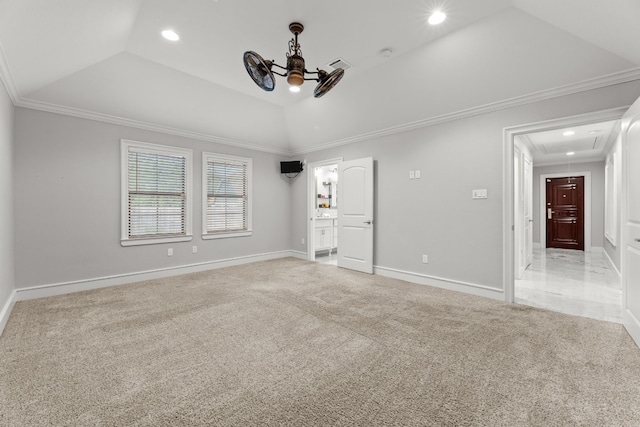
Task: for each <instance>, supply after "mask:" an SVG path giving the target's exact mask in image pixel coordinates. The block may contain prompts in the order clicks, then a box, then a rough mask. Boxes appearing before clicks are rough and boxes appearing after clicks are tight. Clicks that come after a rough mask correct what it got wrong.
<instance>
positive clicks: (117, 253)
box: [3, 108, 291, 288]
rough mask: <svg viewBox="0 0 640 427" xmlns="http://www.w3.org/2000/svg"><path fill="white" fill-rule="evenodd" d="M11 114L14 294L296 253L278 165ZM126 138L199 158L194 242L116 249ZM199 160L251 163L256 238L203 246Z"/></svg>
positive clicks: (204, 146) (116, 130)
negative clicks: (216, 157) (211, 157)
mask: <svg viewBox="0 0 640 427" xmlns="http://www.w3.org/2000/svg"><path fill="white" fill-rule="evenodd" d="M15 114H16V117H15V140H16V144H15V180H16V195H15V196H16V197H15V214H16V219H15V230H16V231H15V238H16V242H15V257H16V259H15V282H16V288H24V287H30V286H36V285H43V284H54V283H64V282H69V281H77V280H85V279H92V278H100V277H106V276H113V275H119V274H126V273H134V272H144V271H149V270H155V269H163V268H167V267H173V266H184V265H189V264H195V263H202V262H207V261H213V260H220V259H227V258H232V257H240V256H246V255H256V254H264V253H269V252H275V251H282V250H288V249H290V241H291V234H290V233H291V232H290V227H289V223H290V220H291V209H290V204H291V192H290V184H289V182H288V180H285V179H282V178H281V176H280V169H279V161H280V160H282V159H281V157H282V156H277V155H273V154H267V153H263V152H257V151H251V150H246V149H241V148H235V147H230V146H224V145H217V144H214V143H210V142H204V141H197V140H191V139H188V138H182V137H177V136H171V135H165V134H161V133H155V132H150V131H146V130H141V129H135V128H129V127H125V126H118V125H113V124H107V123H102V122H97V121H92V120H86V119H80V118H74V117H68V116H63V115H58V114H52V113H45V112H40V111H35V110H29V109H23V108H17V109H16V113H15ZM121 138H124V139H131V140H136V141H143V142H151V143H157V144H166V145H173V146H178V147H185V148H191V149H193V150H194V157H193V166H194V170H193V190H194V196H195V197H194V203H193V208H194V216H193V234H194V238H193V240H192V241H190V242H181V243H169V244H155V245H145V246H134V247H122V246H121V245H120V139H121ZM202 151H211V152H217V153H222V154H230V155H238V156H246V157H251V158H252V159H253V236H251V237H241V238H232V239H216V240H206V241H205V240H202V239H201V237H200V236H201V228H202V225H201V219H200V218H201V216H200V209H201V202H200V199H201V196H200V194H201V169H202V167H201V162H202V157H201V154H200V153H201V152H202ZM3 161H4V160H3ZM192 245H197V246H198V253H197V254H192V253H191V246H192ZM169 247H172V248H173V250H174V255H173V256H172V257H168V256H167V248H169Z"/></svg>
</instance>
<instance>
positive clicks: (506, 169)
mask: <svg viewBox="0 0 640 427" xmlns="http://www.w3.org/2000/svg"><path fill="white" fill-rule="evenodd" d="M637 70H639V71H640V68H638V69H637ZM628 109H629V107H628V106H623V107H618V108H611V109H608V110H602V111H596V112H593V113H586V114H578V115H575V116H569V117H563V118H560V119H553V120H546V121H542V122H537V123H528V124H523V125H518V126H513V127H508V128H504V130H503V143H502V146H503V151H502V164H503V169H502V280H503V286H504V290H505V292H504V296H505V301H506V302H511V303H512V302H514V290H515V272H514V268H515V266H514V253H513V251H514V232H513V226H514V209H513V205H514V201H513V147H514V138H515V137H516V135H522V134H526V133H531V132H537V131H543V130H550V129H560V128H563V127H569V126H576V125H580V124H589V123H595V122H599V121H603V122H604V121H609V120H619V119H620V118H621V117H622V115H623V114H624V113H625V112H626V111H627V110H628ZM534 165H535V163H534ZM545 241H546V237H545ZM539 244H540V245H542V242H540V243H539Z"/></svg>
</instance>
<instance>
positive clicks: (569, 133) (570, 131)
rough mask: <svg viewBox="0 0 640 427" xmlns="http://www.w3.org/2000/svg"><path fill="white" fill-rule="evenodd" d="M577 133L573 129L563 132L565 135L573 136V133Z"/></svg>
mask: <svg viewBox="0 0 640 427" xmlns="http://www.w3.org/2000/svg"><path fill="white" fill-rule="evenodd" d="M575 134H576V133H575V131H572V130H568V131H566V132H563V133H562V135H563V136H571V135H575Z"/></svg>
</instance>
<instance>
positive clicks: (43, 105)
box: [0, 45, 640, 157]
mask: <svg viewBox="0 0 640 427" xmlns="http://www.w3.org/2000/svg"><path fill="white" fill-rule="evenodd" d="M0 80H2V82H3V83H4V86H5V88H6V89H7V93H8V94H9V97H10V98H11V101H12V102H13V104H14V105H15V106H16V107H22V108H29V109H33V110H40V111H46V112H51V113H57V114H63V115H67V116H72V117H79V118H84V119H89V120H95V121H100V122H105V123H111V124H116V125H122V126H129V127H133V128H138V129H144V130H149V131H153V132H160V133H165V134H169V135H176V136H182V137H185V138H191V139H196V140H200V141H207V142H214V143H217V144H222V145H229V146H232V147H238V148H244V149H248V150H254V151H259V152H265V153H270V154H277V155H283V156H288V157H291V156H298V155H302V154H307V153H312V152H316V151H322V150H327V149H330V148H336V147H340V146H343V145H348V144H353V143H356V142H361V141H366V140H370V139H373V138H379V137H383V136H389V135H394V134H398V133H402V132H407V131H410V130H414V129H419V128H424V127H429V126H434V125H437V124H441V123H446V122H452V121H456V120H462V119H465V118H469V117H473V116H478V115H482V114H487V113H492V112H495V111H500V110H505V109H509V108H514V107H520V106H523V105H527V104H532V103H535V102H539V101H545V100H549V99H553V98H558V97H561V96H567V95H573V94H577V93H581V92H587V91H591V90H595V89H600V88H604V87H608V86H614V85H617V84H623V83H628V82H631V81H635V80H640V67H638V68H632V69H629V70H624V71H620V72H616V73H612V74H607V75H604V76H600V77H596V78H593V79H587V80H583V81H580V82H576V83H571V84H568V85H564V86H558V87H555V88H551V89H546V90H542V91H539V92H534V93H531V94H528V95H522V96H518V97H515V98H510V99H506V100H502V101H497V102H492V103H489V104H485V105H481V106H478V107H473V108H468V109H464V110H460V111H456V112H453V113H448V114H443V115H440V116H435V117H429V118H426V119H421V120H417V121H414V122H409V123H405V124H401V125H397V126H391V127H388V128H385V129H380V130H376V131H372V132H367V133H363V134H360V135H355V136H351V137H348V138H343V139H338V140H335V141H330V142H326V143H321V144H318V145H315V146H313V147H308V148H299V149H278V148H272V147H265V146H262V145H257V144H252V143H249V142H245V141H237V140H233V139H229V138H223V137H219V136H215V135H211V134H205V133H199V132H193V131H189V130H186V129H179V128H173V127H169V126H163V125H159V124H155V123H149V122H143V121H139V120H132V119H127V118H124V117H118V116H113V115H109V114H103V113H97V112H93V111H88V110H83V109H79V108H72V107H66V106H62V105H57V104H52V103H47V102H42V101H37V100H31V99H25V98H22V97H21V96H20V94H19V91H18V89H17V87H16V85H15V81H14V79H13V76H12V74H11V71H10V69H9V67H8V65H7V60H6V57H5V55H4V51H3V50H2V45H0Z"/></svg>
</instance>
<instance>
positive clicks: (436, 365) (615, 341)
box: [0, 258, 640, 426]
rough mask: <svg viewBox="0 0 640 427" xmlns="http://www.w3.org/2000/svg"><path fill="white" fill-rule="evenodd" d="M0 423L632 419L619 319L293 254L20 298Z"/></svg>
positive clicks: (636, 411) (632, 359) (637, 389)
mask: <svg viewBox="0 0 640 427" xmlns="http://www.w3.org/2000/svg"><path fill="white" fill-rule="evenodd" d="M0 425H3V426H38V425H56V426H181V425H220V426H252V425H269V426H273V425H290V426H327V425H361V426H375V425H385V426H387V425H437V426H521V425H535V426H569V425H580V426H639V425H640V350H638V348H637V347H636V346H635V345H634V344H633V342H632V340H631V338H630V337H629V336H628V335H627V333H626V332H625V331H624V329H623V328H622V326H621V325H618V324H615V323H607V322H602V321H596V320H591V319H586V318H580V317H573V316H568V315H563V314H558V313H553V312H549V311H544V310H540V309H535V308H528V307H524V306H518V305H509V304H504V303H500V302H496V301H492V300H488V299H484V298H478V297H474V296H470V295H465V294H460V293H455V292H449V291H444V290H439V289H435V288H430V287H426V286H419V285H414V284H410V283H406V282H402V281H397V280H391V279H386V278H383V277H379V276H369V275H364V274H360V273H356V272H350V271H345V270H340V269H338V268H336V267H332V266H327V265H320V264H315V263H310V262H306V261H301V260H296V259H293V258H287V259H282V260H274V261H268V262H261V263H255V264H249V265H244V266H239V267H231V268H225V269H219V270H213V271H209V272H203V273H196V274H190V275H185V276H179V277H173V278H167V279H162V280H152V281H147V282H141V283H137V284H132V285H124V286H119V287H111V288H105V289H100V290H95V291H88V292H82V293H76V294H71V295H63V296H58V297H51V298H46V299H40V300H33V301H25V302H19V303H17V304H16V305H15V308H14V309H13V312H12V314H11V317H10V319H9V322H8V324H7V326H6V329H5V332H4V334H3V335H2V337H1V338H0Z"/></svg>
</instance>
